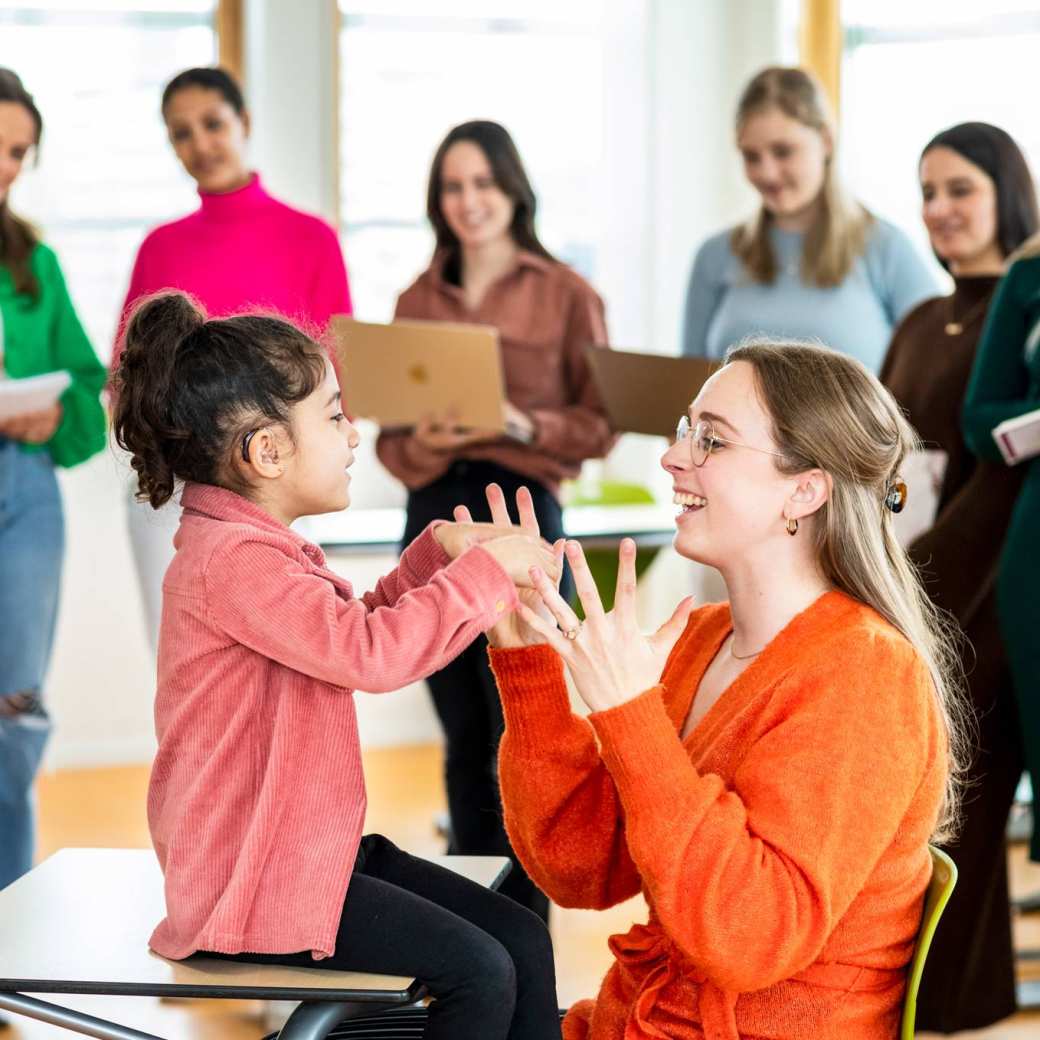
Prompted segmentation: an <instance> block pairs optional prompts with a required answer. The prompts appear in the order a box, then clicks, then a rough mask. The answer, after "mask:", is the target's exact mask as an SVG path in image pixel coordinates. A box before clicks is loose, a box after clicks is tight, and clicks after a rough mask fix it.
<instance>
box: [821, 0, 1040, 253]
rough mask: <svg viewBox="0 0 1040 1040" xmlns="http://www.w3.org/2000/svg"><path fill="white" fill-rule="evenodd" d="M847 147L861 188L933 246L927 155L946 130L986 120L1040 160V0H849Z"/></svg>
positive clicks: (855, 184)
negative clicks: (920, 165) (925, 210)
mask: <svg viewBox="0 0 1040 1040" xmlns="http://www.w3.org/2000/svg"><path fill="white" fill-rule="evenodd" d="M841 14H842V22H843V28H844V35H845V51H844V62H843V67H842V112H841V117H842V118H841V123H842V150H843V161H844V167H845V169H846V170H847V173H848V178H849V180H850V183H851V186H852V188H853V189H854V190H855V192H856V194H857V195H858V196H859V197H860V198H861V199H863V201H864V202H866V204H867V205H868V206H870V207H871V208H872V209H873V210H874V211H875V212H877V213H878V214H880V215H882V216H884V217H887V218H888V219H890V220H893V221H895V222H896V223H898V224H900V225H902V226H903V227H904V228H905V229H906V230H907V231H909V232H910V233H911V234H913V235H914V237H915V238H917V239H918V241H919V242H921V244H922V246H923V247H924V246H925V244H926V241H927V239H926V236H925V234H924V230H923V228H922V226H921V219H920V192H919V190H918V182H917V161H918V157H919V156H920V153H921V148H922V147H923V146H924V145H925V144H926V143H927V142H928V140H929V139H930V138H931V137H932V136H933V135H934V134H936V133H937V132H938V131H940V130H942V129H945V128H946V127H949V126H952V125H953V124H955V123H961V122H966V121H968V120H984V121H986V122H989V123H994V124H996V125H997V126H1000V127H1002V128H1003V129H1004V130H1007V131H1008V133H1010V134H1011V135H1012V136H1013V137H1014V138H1015V139H1016V141H1018V143H1019V145H1020V146H1021V147H1022V149H1023V150H1024V151H1025V153H1026V157H1027V158H1028V159H1029V160H1030V161H1031V165H1032V167H1033V170H1034V172H1037V171H1038V169H1040V167H1038V166H1037V164H1038V163H1040V122H1038V121H1037V118H1036V114H1035V112H1034V107H1035V106H1034V104H1033V97H1034V94H1035V78H1036V77H1035V71H1034V69H1035V64H1036V55H1037V54H1038V53H1040V6H1038V5H1037V4H1036V2H1035V0H1032V2H1028V3H1027V2H1024V0H991V2H989V3H986V4H980V3H978V2H977V0H916V2H914V3H910V4H908V3H906V2H905V0H844V2H843V3H842V9H841Z"/></svg>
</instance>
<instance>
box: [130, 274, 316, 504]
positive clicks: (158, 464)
mask: <svg viewBox="0 0 1040 1040" xmlns="http://www.w3.org/2000/svg"><path fill="white" fill-rule="evenodd" d="M325 357H326V355H325V351H324V350H323V349H322V348H321V347H320V346H319V345H318V344H317V343H316V342H315V341H314V340H312V339H311V338H310V337H309V336H307V335H305V334H304V333H303V332H301V331H300V330H299V329H298V328H296V326H295V325H291V324H290V323H289V322H287V321H282V320H281V319H279V318H274V317H267V316H265V315H256V314H243V315H239V316H237V317H234V318H222V319H219V320H217V319H214V320H207V319H206V315H205V313H204V312H203V311H202V309H201V308H200V307H199V306H198V305H197V304H196V303H195V302H194V301H193V300H191V299H190V298H189V297H188V296H185V295H184V293H178V292H165V293H158V294H157V295H155V296H150V297H147V298H145V299H144V300H142V301H141V302H140V303H138V304H137V306H136V307H135V308H134V312H133V314H132V315H131V316H130V320H129V322H128V323H127V326H126V333H125V346H124V349H123V354H122V357H121V358H120V362H119V368H118V370H117V372H116V374H115V379H114V383H113V389H114V390H115V393H116V405H115V410H114V412H113V415H112V426H113V429H114V431H115V436H116V441H117V443H118V444H119V446H120V447H121V448H124V449H125V450H126V451H129V452H130V454H131V456H132V457H131V460H130V464H131V465H132V466H133V468H134V471H135V472H136V473H137V482H138V492H137V497H138V498H139V499H141V500H142V501H147V502H150V503H151V504H152V506H153V508H155V509H158V508H159V507H160V506H161V505H162V504H163V503H164V502H167V501H168V500H169V499H170V498H171V497H172V495H173V492H174V487H175V485H176V483H177V481H187V480H191V481H196V482H198V483H201V484H215V485H218V486H221V487H228V488H231V489H232V490H236V491H242V490H244V484H243V482H242V480H241V479H239V478H238V477H237V473H236V470H235V468H234V466H233V459H234V457H235V455H236V453H237V452H238V451H239V450H240V448H241V444H242V440H243V438H244V437H245V435H246V434H247V433H248V432H249V431H250V430H252V429H256V428H257V427H259V426H266V425H279V426H282V427H284V428H285V429H286V430H287V432H288V433H289V435H290V436H292V423H291V421H290V411H291V409H292V406H293V405H294V404H297V403H298V402H300V401H302V400H303V399H304V398H305V397H308V396H309V395H310V394H312V393H313V392H314V391H315V390H316V389H317V388H318V387H319V386H320V385H321V382H322V380H323V379H324V378H325Z"/></svg>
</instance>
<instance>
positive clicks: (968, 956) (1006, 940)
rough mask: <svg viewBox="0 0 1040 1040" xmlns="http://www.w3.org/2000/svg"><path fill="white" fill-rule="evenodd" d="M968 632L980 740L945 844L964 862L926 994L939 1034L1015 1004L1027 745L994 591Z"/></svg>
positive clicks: (930, 1022)
mask: <svg viewBox="0 0 1040 1040" xmlns="http://www.w3.org/2000/svg"><path fill="white" fill-rule="evenodd" d="M965 634H966V635H967V637H968V640H969V643H970V645H971V646H973V647H974V654H970V653H969V654H968V660H966V661H965V670H966V671H967V672H968V689H969V692H970V695H971V701H972V707H973V709H974V712H975V717H976V719H977V720H978V722H977V725H978V732H977V738H978V740H977V745H976V748H975V753H974V759H973V761H972V763H971V768H970V770H969V773H968V777H967V786H966V788H965V792H964V803H963V806H962V810H961V817H962V819H961V827H960V831H959V833H958V834H957V836H956V838H955V839H954V840H953V841H952V842H950V843H948V844H947V845H946V846H944V847H945V849H946V851H947V852H949V854H950V855H951V856H952V857H953V861H954V862H955V863H956V864H957V872H958V878H957V887H956V888H955V889H954V891H953V897H952V898H951V900H950V905H949V907H947V909H946V913H944V914H943V916H942V919H941V920H940V921H939V927H938V929H937V930H936V933H935V941H934V942H933V943H932V948H931V950H930V951H929V953H928V960H927V962H926V963H925V968H924V976H923V978H922V979H921V991H920V993H919V994H918V996H917V1027H918V1029H921V1030H928V1031H934V1032H937V1033H954V1032H959V1031H960V1030H963V1029H982V1028H984V1027H986V1026H989V1025H992V1024H993V1023H994V1022H999V1021H1000V1020H1001V1019H1002V1018H1007V1017H1008V1016H1009V1015H1013V1014H1014V1013H1015V1010H1016V999H1015V949H1014V943H1013V940H1012V931H1011V912H1010V908H1009V902H1008V869H1007V841H1006V838H1005V832H1006V830H1007V819H1008V811H1009V810H1010V808H1011V803H1012V801H1013V800H1014V795H1015V788H1016V787H1017V786H1018V781H1019V778H1020V777H1021V775H1022V770H1023V769H1024V768H1025V750H1024V748H1023V744H1022V724H1021V721H1020V718H1019V713H1018V704H1017V701H1016V698H1015V696H1014V692H1013V688H1012V682H1011V673H1010V671H1009V668H1008V664H1007V659H1006V657H1005V656H1004V653H1003V649H1002V646H1001V636H1000V628H999V622H998V619H997V611H996V605H995V603H994V602H993V600H992V596H991V597H990V598H989V599H988V600H987V602H986V604H984V605H983V606H982V607H980V608H979V611H978V613H977V615H976V617H975V618H974V620H973V621H972V622H971V623H970V624H969V626H968V628H967V631H966V633H965Z"/></svg>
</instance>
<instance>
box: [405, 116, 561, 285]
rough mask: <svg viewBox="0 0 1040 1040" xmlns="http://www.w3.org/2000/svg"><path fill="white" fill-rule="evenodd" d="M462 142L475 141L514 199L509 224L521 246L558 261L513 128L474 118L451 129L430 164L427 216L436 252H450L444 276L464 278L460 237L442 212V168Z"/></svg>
mask: <svg viewBox="0 0 1040 1040" xmlns="http://www.w3.org/2000/svg"><path fill="white" fill-rule="evenodd" d="M459 141H469V142H471V143H472V144H475V145H476V146H477V147H478V148H479V149H480V150H481V151H482V152H483V153H484V154H485V155H486V156H487V160H488V164H489V165H490V166H491V173H492V175H493V176H494V178H495V184H497V185H498V187H499V188H500V189H501V190H502V191H503V192H504V193H505V194H506V195H508V196H509V198H510V200H511V201H512V203H513V222H512V223H511V224H510V225H509V233H510V234H511V235H512V236H513V241H514V242H515V243H516V244H517V245H518V246H519V247H520V248H521V249H526V250H527V251H528V252H531V253H536V254H537V255H538V256H541V257H544V258H545V259H546V260H551V261H552V262H553V263H555V262H556V257H554V256H553V255H552V253H550V252H549V250H548V249H546V248H545V246H543V245H542V243H541V242H540V241H539V240H538V235H537V234H536V232H535V229H534V216H535V210H536V209H537V207H538V202H537V200H536V199H535V196H534V189H533V188H532V187H531V182H530V181H529V180H528V179H527V173H526V171H525V170H524V164H523V162H521V160H520V153H519V152H518V151H517V150H516V145H515V144H514V143H513V139H512V137H510V136H509V131H508V130H506V128H505V127H504V126H501V125H500V124H499V123H493V122H491V121H490V120H488V119H473V120H471V121H470V122H468V123H461V124H460V125H459V126H456V127H455V128H454V129H452V130H450V131H449V132H448V136H447V137H445V138H444V140H443V141H441V143H440V145H439V146H438V148H437V152H436V154H435V155H434V157H433V163H432V164H431V166H430V180H429V185H428V187H427V190H426V215H427V216H428V217H429V218H430V223H431V224H432V225H433V231H434V234H435V235H436V236H437V245H436V251H437V252H438V253H441V252H443V253H445V254H446V262H445V265H444V277H445V278H446V279H447V280H448V281H449V282H454V283H455V284H459V283H460V282H461V280H462V255H461V249H460V248H459V240H458V239H457V238H456V237H455V233H454V232H453V231H452V230H451V228H450V227H448V222H447V221H446V220H445V219H444V214H443V213H442V212H441V169H442V167H443V166H444V156H445V155H446V154H447V152H448V149H449V148H450V147H451V146H452V145H453V144H458V142H459Z"/></svg>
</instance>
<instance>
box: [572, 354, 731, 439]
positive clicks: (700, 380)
mask: <svg viewBox="0 0 1040 1040" xmlns="http://www.w3.org/2000/svg"><path fill="white" fill-rule="evenodd" d="M585 356H586V357H587V358H588V362H589V367H590V368H591V369H592V375H593V378H594V379H595V380H596V385H597V386H598V387H599V392H600V397H601V398H602V399H603V404H604V407H605V408H606V409H607V416H608V418H609V419H610V424H611V426H612V427H613V428H614V429H615V430H618V431H621V432H623V433H646V434H651V435H653V436H661V437H668V438H669V439H671V438H672V437H674V436H675V426H676V423H677V422H678V420H679V416H681V415H683V414H685V412H686V411H687V410H688V409H689V407H690V402H691V401H692V400H693V399H694V398H695V397H696V396H697V394H698V393H699V392H700V389H701V387H702V386H703V385H704V381H705V380H706V379H707V378H708V376H710V375H711V374H712V372H714V371H715V370H716V369H717V368H718V367H719V364H720V362H718V361H710V360H708V359H706V358H695V357H672V356H670V355H667V354H638V353H635V352H633V351H626V350H604V349H603V348H602V347H596V346H592V345H590V346H588V347H586V348H585Z"/></svg>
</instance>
